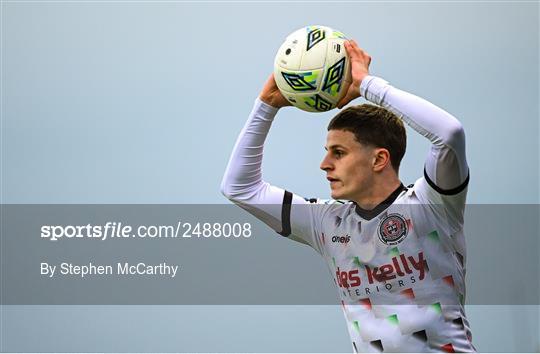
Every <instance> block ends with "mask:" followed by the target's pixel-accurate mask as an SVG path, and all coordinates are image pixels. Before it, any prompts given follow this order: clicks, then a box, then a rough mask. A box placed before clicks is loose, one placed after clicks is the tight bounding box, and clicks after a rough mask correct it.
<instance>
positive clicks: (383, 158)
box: [373, 148, 390, 172]
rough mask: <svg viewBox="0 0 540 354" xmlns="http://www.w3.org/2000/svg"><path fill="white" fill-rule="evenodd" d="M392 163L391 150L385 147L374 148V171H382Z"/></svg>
mask: <svg viewBox="0 0 540 354" xmlns="http://www.w3.org/2000/svg"><path fill="white" fill-rule="evenodd" d="M389 163H390V152H389V151H388V150H387V149H384V148H377V149H375V150H373V171H374V172H380V171H382V170H383V169H384V168H385V167H386V166H387V165H388V164H389Z"/></svg>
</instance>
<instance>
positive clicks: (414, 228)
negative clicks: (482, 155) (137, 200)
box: [222, 41, 475, 352]
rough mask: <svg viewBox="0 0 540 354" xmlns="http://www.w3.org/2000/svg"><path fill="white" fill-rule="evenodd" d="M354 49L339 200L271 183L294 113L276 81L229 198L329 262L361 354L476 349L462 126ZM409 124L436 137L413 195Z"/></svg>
mask: <svg viewBox="0 0 540 354" xmlns="http://www.w3.org/2000/svg"><path fill="white" fill-rule="evenodd" d="M345 48H346V50H347V52H348V54H349V57H350V60H351V70H352V78H353V82H352V84H351V85H350V87H349V88H348V91H347V93H346V95H345V97H344V98H343V99H342V100H341V101H340V102H339V104H338V106H339V107H340V108H341V107H343V106H345V105H346V104H347V103H348V102H350V101H351V100H353V99H355V98H357V97H359V96H363V97H365V98H366V99H367V100H368V101H370V102H372V103H374V104H375V105H376V106H374V105H368V104H366V105H361V106H356V107H350V108H347V109H345V110H343V111H341V112H340V113H339V114H338V115H337V116H336V117H334V119H333V120H332V121H331V122H330V124H329V126H328V136H327V142H326V150H327V154H326V156H325V157H324V159H323V161H322V163H321V166H320V168H321V169H322V170H324V171H325V172H326V177H327V179H328V181H329V182H330V189H331V192H332V198H333V199H336V200H337V199H340V200H348V201H349V202H345V203H343V202H333V203H319V202H318V200H316V199H310V200H305V199H303V198H301V197H299V196H297V195H295V194H292V193H290V192H288V191H285V190H283V189H280V188H278V187H274V186H272V185H270V184H268V183H266V182H264V181H263V180H262V176H261V162H262V153H263V145H264V141H265V138H266V135H267V133H268V131H269V129H270V126H271V124H272V120H273V118H274V116H275V115H276V113H277V111H278V110H279V109H280V108H281V107H284V106H287V105H289V103H288V101H287V100H286V99H285V98H284V97H283V96H282V95H281V93H280V92H279V90H278V88H277V86H276V84H275V81H274V78H273V76H270V78H269V79H268V81H267V82H266V84H265V86H264V88H263V90H262V92H261V94H260V96H259V98H258V99H257V100H256V102H255V107H254V109H253V111H252V113H251V115H250V117H249V119H248V121H247V123H246V125H245V127H244V129H243V130H242V132H241V133H240V137H239V138H238V141H237V142H236V145H235V147H234V150H233V153H232V156H231V159H230V161H229V165H228V167H227V170H226V172H225V176H224V178H223V182H222V192H223V194H224V195H225V196H227V197H228V198H229V199H230V200H232V201H233V202H235V203H236V204H238V205H239V206H241V207H242V208H244V209H246V210H248V211H249V212H251V213H253V214H254V215H255V216H257V217H258V218H260V219H261V220H263V221H264V222H265V223H267V224H268V225H269V226H270V227H272V228H273V229H274V230H276V231H277V232H278V233H280V234H281V235H283V236H286V237H289V238H291V239H294V240H296V241H299V242H302V243H306V244H308V245H310V246H311V247H313V248H314V249H315V250H316V251H317V252H318V253H319V254H321V255H322V256H323V257H324V258H325V260H326V261H327V263H328V266H329V268H330V271H331V274H334V278H335V279H334V280H335V283H336V286H337V287H338V291H339V294H340V297H341V303H342V307H343V311H344V314H345V318H346V320H347V324H348V328H349V333H350V336H351V341H352V346H353V349H354V351H355V352H386V351H388V352H395V351H398V352H410V351H412V352H454V351H456V352H472V351H475V348H474V347H473V345H472V343H471V334H470V330H469V325H468V321H467V319H466V316H465V311H464V307H463V302H464V296H465V279H464V278H465V242H464V234H463V214H464V207H465V196H466V189H467V188H466V187H467V183H468V181H469V170H468V167H467V162H466V158H465V135H464V132H463V128H462V126H461V124H460V123H459V121H458V120H457V119H455V118H454V117H453V116H451V115H450V114H448V113H447V112H445V111H443V110H442V109H440V108H438V107H436V106H434V105H433V104H431V103H429V102H427V101H425V100H423V99H421V98H419V97H416V96H414V95H411V94H409V93H406V92H403V91H401V90H398V89H396V88H394V87H392V86H390V85H389V84H388V83H387V82H386V81H384V80H382V79H380V78H377V77H374V76H370V75H369V71H368V68H369V64H370V62H371V58H370V57H369V55H368V54H367V53H365V52H364V51H363V50H362V49H360V48H359V47H358V45H357V44H356V43H355V42H354V41H347V42H346V44H345ZM402 120H403V121H405V122H406V123H407V124H409V125H410V126H411V127H412V128H413V129H414V130H416V131H417V132H419V133H420V134H422V135H423V136H425V137H426V138H428V139H429V140H430V141H431V143H432V146H431V150H430V151H429V154H428V157H427V159H426V162H425V168H424V176H423V177H422V178H420V179H418V180H417V181H416V183H414V184H413V185H410V186H409V187H405V186H404V185H403V184H402V183H401V182H400V180H399V175H398V170H399V164H400V162H401V159H402V157H403V155H404V153H405V145H406V136H405V129H404V126H403V123H402Z"/></svg>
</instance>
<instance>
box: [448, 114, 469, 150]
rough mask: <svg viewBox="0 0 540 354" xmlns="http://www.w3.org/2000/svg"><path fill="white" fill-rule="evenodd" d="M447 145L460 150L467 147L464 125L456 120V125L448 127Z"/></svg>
mask: <svg viewBox="0 0 540 354" xmlns="http://www.w3.org/2000/svg"><path fill="white" fill-rule="evenodd" d="M446 145H449V146H450V147H453V148H458V147H460V146H464V145H465V129H463V125H462V124H461V123H460V122H459V121H458V120H457V119H456V120H455V122H454V124H452V125H451V126H450V127H448V136H447V138H446Z"/></svg>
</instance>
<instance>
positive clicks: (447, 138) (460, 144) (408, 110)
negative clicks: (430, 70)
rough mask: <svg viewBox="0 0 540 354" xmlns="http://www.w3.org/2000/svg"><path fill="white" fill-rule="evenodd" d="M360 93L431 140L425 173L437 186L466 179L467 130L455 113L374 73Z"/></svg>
mask: <svg viewBox="0 0 540 354" xmlns="http://www.w3.org/2000/svg"><path fill="white" fill-rule="evenodd" d="M360 92H361V94H362V96H364V97H365V98H366V99H367V100H368V101H370V102H373V103H375V104H377V105H380V106H382V107H384V108H386V109H388V110H390V111H391V112H393V113H394V114H396V115H397V116H398V117H400V118H402V119H403V120H404V121H405V122H406V123H407V124H408V125H409V126H410V127H411V128H413V129H414V130H415V131H417V132H418V133H420V134H422V135H423V136H425V137H426V138H428V139H429V140H430V141H431V143H432V144H433V146H432V149H431V151H430V153H429V155H428V158H427V160H426V173H427V174H428V175H429V177H430V178H431V179H432V180H433V181H434V182H435V183H436V184H437V185H439V186H441V187H442V188H453V187H456V186H458V185H459V184H460V183H461V182H463V181H465V180H466V178H467V176H468V167H467V161H466V156H465V133H464V131H463V126H462V124H461V123H460V122H459V121H458V120H457V119H456V118H455V117H454V116H452V115H451V114H449V113H448V112H446V111H444V110H443V109H441V108H439V107H437V106H435V105H434V104H432V103H430V102H428V101H426V100H425V99H422V98H420V97H417V96H415V95H413V94H410V93H408V92H405V91H402V90H399V89H397V88H394V87H392V86H391V85H389V84H388V83H387V82H386V81H384V80H382V79H380V78H376V77H373V76H367V77H365V78H364V79H363V80H362V84H361V86H360Z"/></svg>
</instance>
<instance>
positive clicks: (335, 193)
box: [330, 188, 343, 199]
mask: <svg viewBox="0 0 540 354" xmlns="http://www.w3.org/2000/svg"><path fill="white" fill-rule="evenodd" d="M330 195H331V196H332V199H343V191H340V190H339V188H330Z"/></svg>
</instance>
